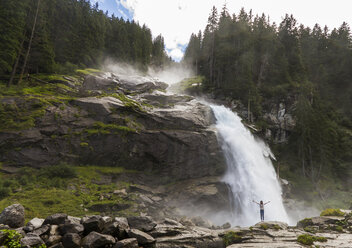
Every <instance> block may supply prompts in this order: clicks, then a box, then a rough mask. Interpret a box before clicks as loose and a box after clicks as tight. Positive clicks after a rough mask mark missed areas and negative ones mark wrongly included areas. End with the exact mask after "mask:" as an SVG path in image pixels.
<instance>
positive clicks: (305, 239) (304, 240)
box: [297, 234, 327, 245]
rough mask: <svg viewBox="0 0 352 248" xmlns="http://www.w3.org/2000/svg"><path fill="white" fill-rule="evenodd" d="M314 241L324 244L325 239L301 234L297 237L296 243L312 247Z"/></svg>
mask: <svg viewBox="0 0 352 248" xmlns="http://www.w3.org/2000/svg"><path fill="white" fill-rule="evenodd" d="M315 241H318V242H326V241H327V239H326V238H325V237H319V236H311V235H309V234H303V235H299V236H298V237H297V242H298V243H301V244H303V245H313V243H314V242H315Z"/></svg>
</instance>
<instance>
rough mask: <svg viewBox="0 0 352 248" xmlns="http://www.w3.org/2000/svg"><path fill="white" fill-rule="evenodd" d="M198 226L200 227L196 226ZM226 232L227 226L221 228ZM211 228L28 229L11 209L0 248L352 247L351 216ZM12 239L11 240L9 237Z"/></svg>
mask: <svg viewBox="0 0 352 248" xmlns="http://www.w3.org/2000/svg"><path fill="white" fill-rule="evenodd" d="M196 224H198V226H197V225H196ZM223 228H224V227H223ZM223 228H220V227H212V228H207V227H204V226H202V225H201V222H197V223H194V222H193V221H192V220H190V219H177V218H173V219H170V218H165V219H160V220H158V221H155V220H153V219H152V218H151V217H149V216H137V217H136V216H134V217H109V216H100V215H94V216H84V217H82V218H77V217H72V216H68V215H67V214H64V213H58V214H53V215H51V216H48V217H47V218H45V219H39V218H34V219H32V220H30V221H28V222H27V223H26V224H25V210H24V208H23V206H21V205H19V204H15V205H11V206H9V207H7V208H6V209H4V210H3V211H2V213H1V214H0V246H5V247H8V244H9V242H10V241H13V242H14V243H13V244H18V246H12V247H52V248H60V247H64V248H71V247H72V248H74V247H77V248H78V247H84V248H85V247H86V248H99V247H114V248H122V247H125V248H139V247H145V248H148V247H155V248H181V247H184V248H212V247H213V248H224V247H227V248H236V247H253V248H255V247H258V248H259V247H287V248H290V247H297V248H298V247H307V246H311V245H314V247H326V248H327V247H340V248H348V247H351V244H352V215H351V211H344V216H339V217H337V216H322V217H313V218H309V219H304V220H302V221H300V222H298V224H297V226H288V225H287V224H286V223H282V222H260V223H258V224H256V225H254V226H251V227H248V228H240V227H236V228H230V226H227V229H223ZM11 235H12V236H11Z"/></svg>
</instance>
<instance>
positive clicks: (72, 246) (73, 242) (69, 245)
mask: <svg viewBox="0 0 352 248" xmlns="http://www.w3.org/2000/svg"><path fill="white" fill-rule="evenodd" d="M62 245H63V246H64V247H65V248H78V247H81V236H79V235H78V234H77V233H67V234H65V235H64V236H63V237H62Z"/></svg>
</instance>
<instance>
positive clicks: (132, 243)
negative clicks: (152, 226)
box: [113, 238, 139, 248]
mask: <svg viewBox="0 0 352 248" xmlns="http://www.w3.org/2000/svg"><path fill="white" fill-rule="evenodd" d="M138 247H139V246H138V241H137V239H135V238H129V239H123V240H120V241H118V242H116V244H115V245H114V247H113V248H138Z"/></svg>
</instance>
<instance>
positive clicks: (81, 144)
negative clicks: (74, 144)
mask: <svg viewBox="0 0 352 248" xmlns="http://www.w3.org/2000/svg"><path fill="white" fill-rule="evenodd" d="M80 146H81V147H88V146H89V144H88V143H87V142H81V143H80Z"/></svg>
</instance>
